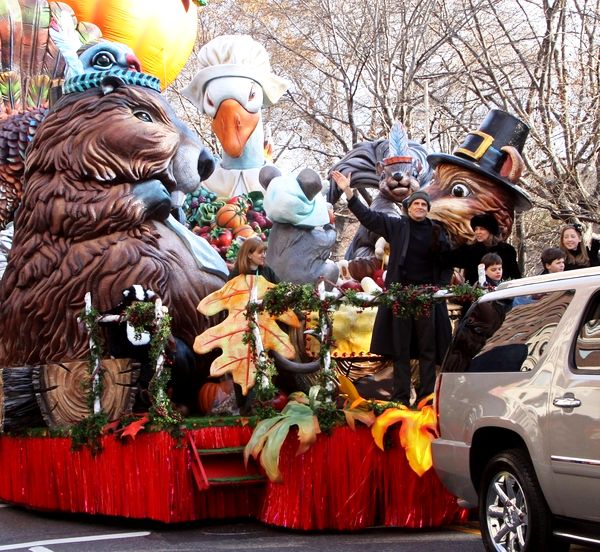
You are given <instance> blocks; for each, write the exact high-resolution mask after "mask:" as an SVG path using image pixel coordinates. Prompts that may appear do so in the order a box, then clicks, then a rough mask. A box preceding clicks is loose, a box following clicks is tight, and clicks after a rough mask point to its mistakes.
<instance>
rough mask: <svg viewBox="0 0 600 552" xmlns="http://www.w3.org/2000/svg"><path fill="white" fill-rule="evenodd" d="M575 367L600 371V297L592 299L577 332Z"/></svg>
mask: <svg viewBox="0 0 600 552" xmlns="http://www.w3.org/2000/svg"><path fill="white" fill-rule="evenodd" d="M575 366H576V367H577V369H579V370H586V371H596V372H597V371H600V295H596V296H595V297H594V298H593V299H592V301H591V303H590V306H589V307H588V309H587V311H586V313H585V316H584V317H583V320H582V321H581V326H580V328H579V331H578V332H577V341H576V342H575Z"/></svg>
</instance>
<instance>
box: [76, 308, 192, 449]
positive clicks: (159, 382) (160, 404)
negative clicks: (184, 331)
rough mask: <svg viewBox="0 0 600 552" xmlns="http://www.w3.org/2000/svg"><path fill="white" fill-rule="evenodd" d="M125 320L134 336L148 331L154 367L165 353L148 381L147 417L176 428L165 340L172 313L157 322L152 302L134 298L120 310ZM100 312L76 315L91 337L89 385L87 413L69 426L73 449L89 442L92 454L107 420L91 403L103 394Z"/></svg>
mask: <svg viewBox="0 0 600 552" xmlns="http://www.w3.org/2000/svg"><path fill="white" fill-rule="evenodd" d="M122 316H123V318H124V320H126V321H127V322H129V324H131V326H132V327H133V329H134V335H135V337H136V339H139V338H140V337H141V335H142V333H143V332H148V333H150V335H151V336H152V337H151V341H150V350H149V353H148V357H149V362H150V364H151V365H152V366H153V367H155V366H156V364H157V361H158V359H159V357H160V356H161V355H164V364H163V368H162V371H161V372H160V374H155V376H154V377H153V378H152V380H151V382H150V387H149V392H150V397H151V401H152V406H151V407H150V412H149V415H150V420H151V422H152V423H153V424H154V425H156V426H159V427H168V428H170V429H173V428H177V427H179V425H180V424H181V422H182V421H183V418H182V416H181V415H180V414H179V413H178V412H175V411H174V410H173V406H172V404H171V401H170V400H169V397H168V396H167V392H166V390H167V384H168V382H169V379H170V377H171V370H170V367H169V366H170V363H171V362H172V360H171V357H170V355H169V354H168V348H167V343H168V340H169V338H170V336H171V317H170V315H169V314H167V313H165V314H164V316H163V317H162V318H160V319H159V321H158V324H157V323H156V321H155V305H154V303H148V302H141V301H136V302H134V303H133V304H131V305H130V306H129V307H127V309H125V311H124V312H123V313H122ZM99 318H100V313H99V312H98V311H97V310H96V309H94V308H91V309H90V310H89V312H85V310H84V311H83V312H82V313H81V314H80V315H79V319H80V320H81V321H82V322H83V323H84V324H85V326H86V328H87V329H88V333H89V338H90V349H89V355H88V365H89V374H90V385H89V390H88V394H87V397H86V404H87V406H88V408H89V410H90V415H89V416H87V417H86V418H84V419H83V420H81V421H80V422H78V423H77V424H74V425H73V426H72V428H71V430H70V435H71V439H72V442H73V449H74V450H78V449H80V448H81V447H82V446H88V447H89V448H90V449H91V451H92V453H93V454H96V453H98V452H99V451H100V450H101V449H102V446H101V437H102V435H103V428H104V426H105V425H106V424H107V423H108V416H107V415H106V414H105V413H104V412H97V413H94V403H95V402H96V400H98V399H99V398H100V397H101V396H102V384H103V378H102V372H103V370H102V368H101V361H102V358H103V350H104V339H103V336H102V332H101V331H100V325H99ZM96 366H99V367H100V368H98V380H97V382H94V380H93V373H94V370H95V369H96Z"/></svg>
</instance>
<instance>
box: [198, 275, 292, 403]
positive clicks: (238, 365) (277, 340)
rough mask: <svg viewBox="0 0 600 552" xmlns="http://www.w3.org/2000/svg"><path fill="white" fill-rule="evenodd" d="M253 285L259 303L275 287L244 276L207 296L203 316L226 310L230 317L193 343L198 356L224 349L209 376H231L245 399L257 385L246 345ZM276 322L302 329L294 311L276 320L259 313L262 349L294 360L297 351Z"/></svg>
mask: <svg viewBox="0 0 600 552" xmlns="http://www.w3.org/2000/svg"><path fill="white" fill-rule="evenodd" d="M253 285H256V292H257V293H256V294H257V299H261V298H262V297H263V296H264V295H265V293H266V292H267V291H268V290H269V289H271V288H272V287H275V284H271V283H270V282H269V281H267V280H266V279H265V278H263V277H262V276H253V275H244V274H241V275H240V276H237V277H236V278H233V279H232V280H230V281H229V282H227V283H226V284H225V285H224V286H223V287H222V288H221V289H219V290H217V291H214V292H213V293H211V294H210V295H207V296H206V297H205V298H204V299H203V300H202V301H201V302H200V304H199V305H198V310H199V311H200V312H201V313H202V314H204V315H206V316H212V315H214V314H217V313H218V312H221V311H223V310H227V311H228V313H229V314H228V316H227V318H226V319H225V320H224V321H223V322H221V323H220V324H218V325H217V326H213V327H212V328H210V329H208V330H206V331H205V332H204V333H202V334H200V335H199V336H198V337H196V340H195V341H194V351H196V352H197V353H198V354H202V353H208V352H209V351H212V350H213V349H216V348H220V349H222V351H223V353H222V354H221V356H219V357H217V358H216V359H215V360H214V361H213V363H212V365H211V367H210V373H211V375H212V376H222V375H223V374H226V373H228V372H231V374H232V376H233V381H235V383H238V384H239V385H240V386H241V387H242V393H243V394H244V395H246V394H247V393H248V390H249V389H250V388H252V387H253V386H254V383H255V381H256V366H255V365H254V359H253V355H252V350H251V345H250V344H249V343H244V340H245V339H244V338H245V336H246V333H247V331H248V320H247V319H246V306H247V305H248V301H249V299H250V292H251V290H252V286H253ZM276 320H279V321H281V322H283V323H284V324H287V325H288V326H293V327H296V328H297V327H299V326H300V321H299V320H298V317H297V316H296V315H295V314H294V313H293V312H291V311H288V312H284V313H283V314H281V315H279V316H277V317H271V315H270V314H268V313H259V314H258V328H259V331H260V335H261V339H262V343H263V347H264V349H265V350H266V351H268V350H274V351H277V352H278V353H280V354H281V355H282V356H284V357H285V358H288V359H292V358H294V356H295V355H296V351H295V350H294V347H293V346H292V343H291V341H290V339H289V337H288V336H287V334H286V333H285V332H284V331H283V330H282V329H281V328H280V327H279V326H278V325H277V322H276Z"/></svg>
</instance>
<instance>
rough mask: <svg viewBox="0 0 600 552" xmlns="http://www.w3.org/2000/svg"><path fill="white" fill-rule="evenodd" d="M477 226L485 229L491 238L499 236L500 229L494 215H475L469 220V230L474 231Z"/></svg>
mask: <svg viewBox="0 0 600 552" xmlns="http://www.w3.org/2000/svg"><path fill="white" fill-rule="evenodd" d="M477 226H481V228H485V229H486V230H487V231H488V232H489V233H490V234H492V236H498V235H499V234H500V227H499V226H498V221H497V220H496V217H494V215H491V214H490V213H483V214H481V215H475V216H474V217H473V218H472V219H471V228H472V229H473V230H475V228H476V227H477Z"/></svg>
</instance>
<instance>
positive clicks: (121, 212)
mask: <svg viewBox="0 0 600 552" xmlns="http://www.w3.org/2000/svg"><path fill="white" fill-rule="evenodd" d="M212 169H213V159H212V156H211V155H210V154H209V153H208V152H207V150H206V149H205V148H204V147H203V146H202V145H201V143H200V141H199V140H198V139H197V138H196V137H195V135H193V134H192V133H191V131H190V130H189V129H187V127H185V125H183V123H182V122H181V121H179V120H178V119H177V117H176V116H175V114H174V112H173V111H172V109H171V108H170V107H169V105H168V104H167V103H166V101H165V99H164V98H163V97H162V96H161V95H160V94H159V93H158V92H156V91H154V90H152V89H150V88H147V87H143V86H137V85H131V84H127V85H125V84H124V83H123V82H122V81H116V80H115V79H114V78H112V79H107V80H106V82H103V83H102V86H95V87H92V88H89V89H87V90H85V91H83V92H78V91H76V92H73V93H70V94H67V95H65V96H63V97H62V98H61V99H60V101H59V102H58V103H57V104H56V106H55V108H54V109H53V110H52V111H51V112H50V113H49V114H48V116H47V118H46V119H45V120H44V122H43V124H42V125H41V126H40V128H39V130H38V131H37V134H36V136H35V139H34V141H33V143H32V145H31V147H30V149H29V150H28V156H27V165H26V171H25V179H26V185H25V191H24V195H23V201H22V205H21V207H20V209H19V211H18V213H17V216H16V221H15V235H14V242H13V248H12V250H11V252H10V256H9V261H8V266H7V268H6V272H5V274H4V277H3V279H2V281H1V282H0V336H1V337H0V367H10V366H20V365H25V364H42V363H45V362H48V361H68V360H74V359H82V358H86V355H87V353H88V351H87V349H88V337H87V335H86V332H85V330H84V329H83V328H82V326H81V325H80V324H78V322H77V317H78V315H79V314H80V312H81V310H82V308H83V305H84V303H83V301H84V295H85V293H86V292H88V291H89V292H91V296H92V303H93V305H94V307H96V308H97V309H98V310H100V311H106V310H109V309H110V308H112V307H114V306H115V305H117V304H119V303H120V301H121V299H122V295H121V292H122V291H123V290H124V289H126V288H128V287H130V286H132V285H134V284H141V285H142V286H143V287H145V288H146V289H150V290H153V291H154V292H155V293H156V294H157V295H158V296H159V297H161V298H162V300H163V303H164V304H166V305H167V306H168V307H169V312H170V314H171V316H172V318H173V321H172V332H173V334H174V335H175V336H176V337H178V338H180V339H181V340H183V341H184V342H185V343H187V344H188V345H190V346H191V344H192V343H193V341H194V338H195V336H196V335H198V334H200V333H202V332H203V331H204V330H205V329H206V328H207V327H208V324H209V321H208V319H206V318H204V317H203V316H202V315H201V314H200V313H199V312H198V311H197V310H196V306H197V305H198V303H199V301H200V300H201V299H202V298H203V297H204V296H206V295H207V294H209V293H211V292H212V291H214V290H216V289H219V288H220V287H221V286H222V285H223V283H224V282H225V275H226V269H225V274H219V270H214V269H210V270H211V271H209V270H203V269H201V268H200V267H199V266H198V264H197V260H196V259H197V257H195V256H194V255H193V254H192V253H190V251H191V250H194V248H195V247H196V246H194V245H190V242H189V241H188V244H187V245H186V244H185V243H184V241H182V239H180V237H179V236H178V235H177V233H176V232H174V231H173V229H172V228H173V224H172V223H169V222H168V221H167V217H168V216H169V212H170V209H171V200H170V193H171V192H172V191H174V190H175V189H180V190H182V191H183V192H186V191H189V190H190V189H191V188H193V187H195V186H197V185H198V184H199V183H200V179H201V178H203V177H207V176H208V175H209V174H210V173H211V172H212ZM171 218H172V217H171ZM186 239H188V240H189V238H186ZM208 256H209V257H210V253H209V254H208ZM209 264H210V263H209Z"/></svg>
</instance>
